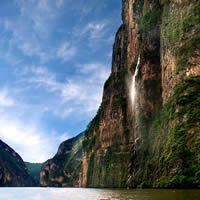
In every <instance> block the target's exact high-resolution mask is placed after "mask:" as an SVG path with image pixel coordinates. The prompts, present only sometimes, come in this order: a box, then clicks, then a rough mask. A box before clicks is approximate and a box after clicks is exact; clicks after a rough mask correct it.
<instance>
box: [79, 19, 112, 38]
mask: <svg viewBox="0 0 200 200" xmlns="http://www.w3.org/2000/svg"><path fill="white" fill-rule="evenodd" d="M107 26H108V22H107V21H101V22H90V23H88V24H87V25H86V26H85V27H84V28H83V29H82V31H80V30H77V34H80V35H86V34H87V35H88V34H89V37H90V39H99V38H101V37H103V36H104V35H105V33H106V31H107ZM79 29H80V28H79Z"/></svg>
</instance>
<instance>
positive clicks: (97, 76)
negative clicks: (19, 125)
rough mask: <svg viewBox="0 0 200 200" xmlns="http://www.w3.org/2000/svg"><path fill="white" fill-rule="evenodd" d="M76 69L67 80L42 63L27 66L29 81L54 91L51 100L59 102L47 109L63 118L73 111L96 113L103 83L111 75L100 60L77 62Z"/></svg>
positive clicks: (88, 113)
mask: <svg viewBox="0 0 200 200" xmlns="http://www.w3.org/2000/svg"><path fill="white" fill-rule="evenodd" d="M76 69H77V73H76V75H73V77H68V79H67V80H64V81H60V80H59V79H58V77H57V75H56V74H53V73H52V72H50V71H49V70H47V68H45V67H42V66H39V67H37V66H31V67H28V68H26V70H29V72H28V71H27V72H26V73H30V72H31V73H32V75H30V74H29V77H28V78H27V81H28V84H33V85H34V87H41V88H43V89H45V90H46V91H47V92H50V93H52V95H53V96H52V101H53V100H54V101H55V104H56V105H57V106H52V108H48V109H46V111H48V112H52V113H54V114H56V115H57V116H60V117H61V118H65V117H69V116H70V115H73V114H74V113H77V112H78V113H80V114H82V115H85V114H87V115H89V116H91V115H94V114H95V112H96V111H97V109H98V107H99V105H100V103H101V100H102V93H103V84H104V82H105V80H106V79H107V78H108V76H109V73H110V70H109V69H108V68H107V66H106V65H104V64H102V63H98V62H91V63H88V64H82V65H77V68H76Z"/></svg>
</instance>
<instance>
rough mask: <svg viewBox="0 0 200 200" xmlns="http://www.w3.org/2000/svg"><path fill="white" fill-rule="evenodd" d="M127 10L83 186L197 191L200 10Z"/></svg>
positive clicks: (88, 146) (132, 1)
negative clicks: (180, 188)
mask: <svg viewBox="0 0 200 200" xmlns="http://www.w3.org/2000/svg"><path fill="white" fill-rule="evenodd" d="M122 5H123V6H122V8H123V11H122V20H123V24H122V26H121V27H120V29H119V30H118V32H117V34H116V39H115V44H114V48H113V63H112V72H111V75H110V77H109V79H108V80H107V82H106V83H105V86H104V94H103V101H102V104H101V107H100V109H99V111H98V114H97V116H96V117H95V118H94V120H93V121H92V123H91V124H90V126H89V127H88V129H87V131H86V136H85V140H84V159H83V168H82V185H83V186H87V187H196V186H199V185H200V176H199V173H200V161H199V158H200V157H199V149H200V141H199V124H200V118H199V113H200V107H199V105H200V104H199V95H200V93H199V75H200V62H199V61H200V60H199V53H200V50H199V49H200V48H199V45H200V43H199V37H200V27H199V22H200V18H199V17H200V16H199V13H200V2H199V1H196V0H192V1H189V0H184V1H178V0H171V1H170V0H166V1H159V0H151V1H150V0H148V1H147V0H124V1H122ZM133 84H134V85H133ZM133 90H134V91H133Z"/></svg>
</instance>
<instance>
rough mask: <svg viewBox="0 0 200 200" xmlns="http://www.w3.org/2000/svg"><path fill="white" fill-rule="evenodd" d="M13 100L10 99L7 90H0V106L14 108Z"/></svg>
mask: <svg viewBox="0 0 200 200" xmlns="http://www.w3.org/2000/svg"><path fill="white" fill-rule="evenodd" d="M15 103H16V102H15V100H14V99H13V98H11V97H10V96H9V94H8V91H7V90H5V89H4V90H0V106H6V107H7V106H14V105H15Z"/></svg>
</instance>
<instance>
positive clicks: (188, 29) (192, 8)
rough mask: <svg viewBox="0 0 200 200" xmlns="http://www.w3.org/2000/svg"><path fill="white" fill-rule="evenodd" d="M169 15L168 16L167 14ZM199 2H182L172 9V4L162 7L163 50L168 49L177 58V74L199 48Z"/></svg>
mask: <svg viewBox="0 0 200 200" xmlns="http://www.w3.org/2000/svg"><path fill="white" fill-rule="evenodd" d="M169 13H170V14H169ZM199 13H200V2H198V3H193V2H192V1H187V3H186V2H182V3H181V6H179V7H177V8H176V9H174V7H172V3H168V4H166V5H165V6H164V11H163V22H162V27H161V30H162V38H163V45H164V47H165V48H169V49H170V50H171V51H172V53H173V54H174V55H175V56H176V58H177V72H179V71H180V70H182V69H184V68H185V67H186V66H187V65H188V62H189V59H190V58H191V57H192V55H193V54H194V53H195V51H196V50H197V49H198V48H199V47H198V45H199V43H200V34H199V31H198V28H197V25H198V24H199V21H200V15H199Z"/></svg>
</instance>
